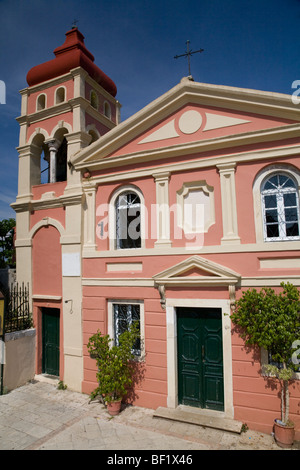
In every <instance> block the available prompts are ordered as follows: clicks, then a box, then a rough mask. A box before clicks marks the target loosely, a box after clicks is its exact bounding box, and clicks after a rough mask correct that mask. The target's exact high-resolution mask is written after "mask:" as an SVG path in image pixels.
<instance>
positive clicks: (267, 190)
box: [261, 173, 299, 241]
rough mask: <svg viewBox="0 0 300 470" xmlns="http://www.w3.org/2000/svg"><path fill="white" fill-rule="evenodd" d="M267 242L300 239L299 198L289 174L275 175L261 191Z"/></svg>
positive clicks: (266, 182)
mask: <svg viewBox="0 0 300 470" xmlns="http://www.w3.org/2000/svg"><path fill="white" fill-rule="evenodd" d="M261 197H262V209H263V223H264V239H265V241H280V240H298V239H299V196H298V190H297V186H296V183H295V182H294V180H293V179H292V178H291V177H290V176H289V175H287V174H284V173H279V174H275V175H274V174H273V175H272V176H271V177H269V178H268V179H267V180H266V181H265V182H264V183H263V185H262V191H261Z"/></svg>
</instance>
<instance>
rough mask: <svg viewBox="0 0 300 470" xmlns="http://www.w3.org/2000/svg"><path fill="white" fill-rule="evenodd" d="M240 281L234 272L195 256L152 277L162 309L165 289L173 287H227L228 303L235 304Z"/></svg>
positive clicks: (164, 300)
mask: <svg viewBox="0 0 300 470" xmlns="http://www.w3.org/2000/svg"><path fill="white" fill-rule="evenodd" d="M240 279H241V275H240V274H238V273H236V272H235V271H232V270H231V269H228V268H226V267H224V266H222V265H220V264H217V263H214V262H212V261H210V260H207V259H205V258H202V257H201V256H197V255H195V256H191V257H190V258H187V259H186V260H184V261H182V262H180V263H178V264H175V265H174V266H171V267H170V268H168V269H166V270H164V271H162V272H160V273H158V274H156V275H155V276H153V280H154V282H155V285H156V287H157V288H158V291H159V294H160V297H161V301H160V302H161V305H162V307H163V308H165V304H166V291H165V290H166V287H173V286H177V287H205V286H227V287H228V291H229V299H230V303H231V304H233V303H234V302H235V285H236V284H237V283H238V282H239V281H240Z"/></svg>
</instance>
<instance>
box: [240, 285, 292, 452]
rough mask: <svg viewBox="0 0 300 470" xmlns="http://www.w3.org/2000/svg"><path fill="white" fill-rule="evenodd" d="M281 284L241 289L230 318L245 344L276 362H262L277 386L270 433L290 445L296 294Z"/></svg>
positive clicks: (278, 440) (290, 286) (287, 286)
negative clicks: (278, 409) (278, 403)
mask: <svg viewBox="0 0 300 470" xmlns="http://www.w3.org/2000/svg"><path fill="white" fill-rule="evenodd" d="M281 287H282V289H283V290H282V292H279V293H275V291H274V290H273V289H271V288H264V289H261V291H259V292H257V291H256V289H249V290H247V291H245V292H243V294H242V297H241V298H240V299H239V300H238V301H237V302H236V304H235V309H234V311H233V313H232V315H231V319H232V322H233V323H234V324H235V325H236V326H238V327H240V334H241V336H242V337H243V338H244V339H245V343H246V344H248V345H257V346H259V347H261V348H264V349H265V350H266V351H268V352H269V354H270V356H271V358H272V360H273V361H274V362H275V363H276V365H274V364H269V365H267V366H265V371H266V373H267V374H268V380H276V379H277V380H278V381H279V383H280V386H281V419H280V420H279V419H276V420H275V422H274V436H275V440H276V442H277V443H278V445H280V446H281V447H290V446H291V445H292V444H293V441H294V424H293V423H292V422H291V421H290V419H289V382H290V381H291V380H292V379H293V375H294V372H295V370H297V367H298V364H297V362H298V361H297V360H292V356H293V352H294V351H295V350H296V348H297V345H299V340H300V296H299V291H298V289H297V288H296V287H295V286H293V285H292V284H290V283H284V282H282V283H281ZM285 435H287V436H286V437H285Z"/></svg>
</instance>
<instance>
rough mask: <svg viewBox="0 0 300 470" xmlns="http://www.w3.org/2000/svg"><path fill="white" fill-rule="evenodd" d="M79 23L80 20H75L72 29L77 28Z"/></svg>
mask: <svg viewBox="0 0 300 470" xmlns="http://www.w3.org/2000/svg"><path fill="white" fill-rule="evenodd" d="M77 23H78V20H73V23H72V29H73V28H77Z"/></svg>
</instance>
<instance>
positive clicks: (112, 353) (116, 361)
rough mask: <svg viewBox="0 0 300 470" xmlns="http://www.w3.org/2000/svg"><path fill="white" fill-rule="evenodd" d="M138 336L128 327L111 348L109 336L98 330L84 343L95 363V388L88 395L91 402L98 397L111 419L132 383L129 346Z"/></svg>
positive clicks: (131, 363) (131, 359)
mask: <svg viewBox="0 0 300 470" xmlns="http://www.w3.org/2000/svg"><path fill="white" fill-rule="evenodd" d="M138 335H139V332H138V327H137V325H136V324H132V325H131V326H130V328H129V330H128V331H125V332H124V333H122V334H120V336H119V344H118V345H112V343H113V340H112V339H111V338H110V337H109V335H103V334H102V333H101V332H100V331H99V330H98V332H97V333H96V334H95V335H93V336H92V337H91V338H90V339H89V342H88V345H87V347H88V351H89V353H90V354H91V356H92V357H93V358H95V359H96V363H97V368H98V372H97V380H98V383H99V385H98V387H97V388H96V389H95V390H94V391H93V392H92V393H91V399H95V398H96V397H100V399H101V400H102V401H104V402H105V404H106V405H107V409H108V412H109V414H111V415H112V416H114V415H116V414H118V413H119V411H120V408H121V402H122V398H123V397H124V396H125V395H126V394H127V392H128V388H129V387H130V385H131V384H132V377H133V374H134V354H133V346H134V343H135V342H136V340H137V337H138Z"/></svg>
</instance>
